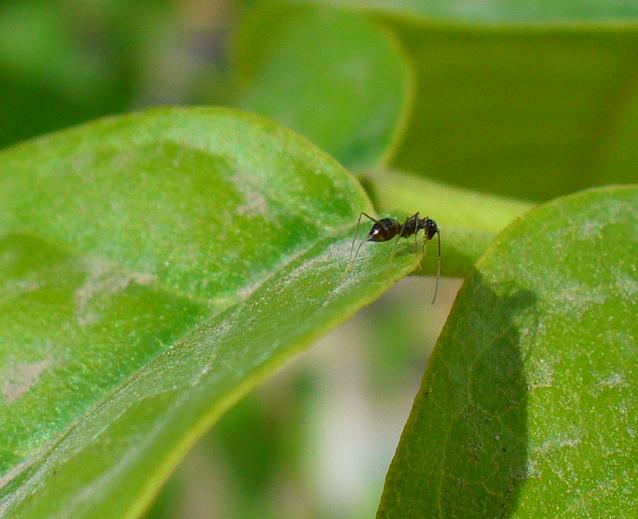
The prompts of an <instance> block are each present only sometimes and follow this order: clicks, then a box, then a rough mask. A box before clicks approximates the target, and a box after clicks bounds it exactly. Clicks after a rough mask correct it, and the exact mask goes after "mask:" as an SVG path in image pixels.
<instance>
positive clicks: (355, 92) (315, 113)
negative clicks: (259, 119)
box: [237, 8, 412, 169]
mask: <svg viewBox="0 0 638 519" xmlns="http://www.w3.org/2000/svg"><path fill="white" fill-rule="evenodd" d="M237 55H238V57H237V61H238V67H239V69H240V71H241V74H242V75H243V76H245V78H244V80H245V81H247V83H248V85H247V87H246V88H245V90H244V91H243V93H242V94H241V95H240V97H239V99H238V100H237V105H238V106H240V107H242V108H246V109H249V110H251V111H254V112H257V113H260V114H263V115H266V116H268V117H271V118H273V119H275V120H277V121H279V122H280V123H282V124H284V125H286V126H288V127H289V128H292V129H294V130H297V131H299V132H300V133H302V134H304V135H305V136H306V137H308V138H309V139H310V140H312V141H313V142H314V143H316V144H318V145H319V146H320V147H321V148H323V149H325V150H326V151H328V152H330V153H331V154H332V155H333V156H335V157H336V158H337V159H339V160H340V161H341V162H342V163H344V164H345V165H347V166H348V167H350V168H354V169H363V168H366V167H373V166H377V165H379V164H380V163H382V162H383V161H384V160H385V158H386V156H387V155H388V153H389V152H390V150H391V149H392V147H393V146H394V145H395V144H396V141H397V139H398V137H399V133H400V131H401V129H402V127H403V126H404V119H405V117H406V115H407V109H408V105H409V102H408V101H409V98H410V94H411V86H412V85H411V76H410V69H409V67H408V64H407V61H406V58H405V56H404V55H403V53H402V51H401V49H400V48H399V45H398V42H397V41H396V39H395V38H394V37H393V36H392V34H390V33H388V32H387V31H384V30H382V29H381V28H380V27H378V26H377V25H376V24H375V23H374V22H372V21H370V20H368V19H366V18H365V17H361V16H358V15H357V14H353V13H348V12H345V11H333V10H330V9H319V8H310V9H290V10H286V9H283V10H282V9H272V10H269V11H266V13H264V12H261V11H259V12H258V16H256V17H253V18H250V19H249V21H247V22H246V24H245V26H244V29H243V31H242V36H241V38H240V40H239V43H238V50H237Z"/></svg>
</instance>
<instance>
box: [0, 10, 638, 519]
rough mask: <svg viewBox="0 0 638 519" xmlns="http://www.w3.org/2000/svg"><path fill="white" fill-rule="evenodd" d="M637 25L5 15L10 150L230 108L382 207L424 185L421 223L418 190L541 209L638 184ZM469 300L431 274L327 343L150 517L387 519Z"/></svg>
mask: <svg viewBox="0 0 638 519" xmlns="http://www.w3.org/2000/svg"><path fill="white" fill-rule="evenodd" d="M637 17H638V6H632V3H631V2H627V3H623V2H605V1H602V0H601V1H600V2H598V1H595V0H592V1H591V2H587V3H584V4H583V3H578V2H560V3H555V2H544V1H542V0H537V1H527V2H521V3H517V4H516V5H515V3H508V2H500V1H497V0H487V1H481V2H478V1H477V2H460V1H458V0H457V1H455V0H445V1H443V0H441V1H439V2H432V1H429V0H424V1H422V2H419V1H417V0H401V1H399V0H397V1H392V0H387V1H384V0H375V1H370V2H365V1H357V0H332V1H328V0H323V1H322V0H316V1H301V0H287V1H285V0H270V1H265V0H138V1H135V2H133V1H127V0H111V1H107V0H57V1H51V0H13V1H7V0H5V1H4V2H2V3H0V148H2V147H6V146H10V145H12V144H15V143H18V142H20V141H22V140H25V139H29V138H32V137H36V136H38V135H42V134H45V133H47V132H51V131H54V130H57V129H61V128H65V127H68V126H71V125H75V124H80V123H82V122H85V121H89V120H91V119H94V118H97V117H102V116H107V115H112V114H122V113H126V112H130V111H135V110H141V109H144V108H148V107H153V106H158V105H169V104H170V105H194V104H200V105H202V104H203V105H211V104H215V105H228V106H234V107H239V108H243V109H246V110H250V111H256V112H259V113H261V114H263V115H266V116H268V117H271V118H274V119H276V120H278V121H280V122H281V123H283V124H285V125H286V126H289V127H291V128H293V129H295V130H297V131H299V132H301V133H303V134H305V135H306V136H307V137H308V138H309V139H311V140H312V141H313V142H315V143H316V144H317V145H319V146H320V147H322V148H323V149H325V150H326V151H328V152H330V153H331V154H332V155H334V156H335V157H336V158H337V159H339V160H340V161H341V162H342V163H343V164H344V165H346V166H347V167H348V168H350V170H351V171H353V172H355V173H356V174H358V175H359V176H360V178H361V180H362V182H363V183H364V185H365V186H366V187H367V188H368V189H369V194H370V196H371V198H372V199H373V201H374V202H375V205H376V206H377V208H378V209H379V211H385V210H388V209H391V208H397V207H396V206H400V205H403V204H402V201H401V199H400V198H399V199H397V197H396V196H393V195H391V194H390V193H392V192H393V191H392V187H393V186H394V185H396V184H397V183H402V182H407V179H408V178H409V179H410V182H412V181H414V182H417V184H410V185H415V186H416V187H415V189H414V191H415V192H418V193H419V196H420V198H419V200H422V201H423V203H422V204H420V205H423V206H425V207H421V206H420V207H418V208H416V209H418V210H421V211H424V212H427V211H428V208H427V201H428V189H427V186H428V185H429V184H425V183H424V184H423V188H422V189H419V187H418V186H419V185H420V184H418V182H420V181H424V182H425V181H427V182H431V181H435V182H437V183H444V184H446V185H450V186H454V187H456V188H461V189H466V190H472V191H480V192H484V193H491V194H494V195H498V196H501V197H506V198H510V199H513V200H517V199H518V200H523V201H532V202H537V201H543V200H548V199H551V198H553V197H556V196H559V195H561V194H566V193H570V192H573V191H577V190H580V189H584V188H587V187H590V186H597V185H603V184H610V183H622V182H636V181H637V180H638V173H637V172H638V146H636V142H638V140H637V139H636V137H638V30H637V27H638V25H637V24H636V21H635V20H636V19H637ZM384 171H385V172H388V174H384ZM390 172H391V174H390ZM400 208H401V209H404V210H415V208H413V207H412V206H410V207H407V206H406V207H400ZM451 210H452V211H454V210H455V208H452V209H451ZM431 216H433V217H436V215H434V214H432V215H431ZM439 223H441V222H439ZM444 247H445V244H444ZM444 251H445V248H444ZM444 254H445V253H444ZM443 261H444V262H445V255H444V258H443ZM459 286H460V281H458V280H450V279H446V280H443V281H442V286H441V289H440V290H439V297H438V299H437V303H436V304H435V305H434V306H431V305H430V299H431V296H432V293H433V290H434V287H433V280H432V279H425V278H418V279H417V278H411V279H408V280H404V281H403V282H401V283H400V284H399V285H397V286H396V287H395V288H394V289H392V290H391V291H390V292H389V293H388V294H387V295H386V296H385V297H384V298H383V299H381V300H380V301H378V302H376V303H375V304H373V305H371V306H370V307H369V308H367V309H366V310H364V311H363V312H361V314H360V315H359V316H357V317H356V318H355V319H353V320H351V321H350V322H348V323H346V324H345V325H343V326H341V327H340V328H338V329H337V330H335V331H334V332H333V333H331V334H330V335H328V336H326V337H324V338H323V339H322V340H321V341H319V343H318V344H316V345H315V346H314V347H313V348H311V350H310V351H309V352H308V353H306V354H304V355H302V356H301V357H299V358H298V359H297V360H295V361H294V362H292V363H291V364H290V365H288V366H287V367H286V368H285V369H284V370H282V371H281V372H280V373H279V374H278V375H277V376H275V377H274V378H273V379H271V380H270V381H269V382H268V383H266V384H265V385H264V386H262V387H260V388H258V389H257V390H256V391H255V392H254V393H253V394H251V395H250V396H249V397H247V398H246V399H245V400H244V401H243V402H241V403H240V404H239V405H237V406H236V407H235V408H233V409H232V410H231V411H230V412H229V413H228V414H227V415H226V416H225V417H224V418H223V419H222V420H221V421H220V422H219V423H218V424H217V425H216V427H215V428H214V430H213V431H212V432H211V433H209V434H208V435H207V436H206V437H205V438H203V439H202V440H201V441H200V443H199V444H198V445H197V446H196V447H195V449H194V450H193V451H192V452H191V454H190V455H189V456H188V457H187V458H186V459H185V460H184V462H183V464H182V465H181V467H180V468H179V469H178V471H177V472H176V474H175V475H174V477H172V478H171V480H170V481H169V482H168V483H167V485H166V488H165V489H164V490H163V492H162V493H161V495H160V496H159V497H158V500H157V502H156V503H155V505H154V507H153V508H152V509H151V510H149V512H148V517H153V518H169V517H179V518H229V517H232V518H252V517H256V518H257V517H258V518H269V517H272V518H275V517H277V518H306V517H308V518H310V517H313V518H337V517H352V518H358V517H361V518H363V517H371V516H373V514H374V512H375V511H376V507H377V504H378V500H379V497H380V494H381V489H382V487H383V479H384V476H385V473H386V471H387V468H388V465H389V463H390V460H391V458H392V455H393V452H394V449H395V447H396V445H397V442H398V438H399V435H400V433H401V430H402V428H403V425H404V423H405V420H406V419H407V416H408V414H409V410H410V406H411V403H412V399H413V397H414V395H415V393H416V391H417V388H418V385H419V383H420V380H421V377H422V375H423V371H424V369H425V367H426V365H427V360H428V357H429V355H430V352H431V350H432V348H433V345H434V343H435V340H436V337H437V336H438V333H439V331H440V329H441V327H442V325H443V322H444V321H445V318H446V316H447V314H448V312H449V309H450V306H451V304H452V301H453V299H454V296H455V294H456V292H457V290H458V288H459Z"/></svg>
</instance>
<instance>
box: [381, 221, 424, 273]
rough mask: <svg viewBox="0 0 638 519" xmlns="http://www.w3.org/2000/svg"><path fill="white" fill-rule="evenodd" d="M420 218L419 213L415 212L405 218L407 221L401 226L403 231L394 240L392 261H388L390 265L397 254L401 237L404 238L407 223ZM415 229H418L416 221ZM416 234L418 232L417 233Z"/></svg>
mask: <svg viewBox="0 0 638 519" xmlns="http://www.w3.org/2000/svg"><path fill="white" fill-rule="evenodd" d="M418 219H419V213H414V214H413V215H412V216H408V217H407V218H406V219H405V222H403V225H402V226H401V231H400V232H399V234H398V235H397V239H396V240H394V244H393V245H392V253H391V254H390V261H389V262H388V265H391V264H392V260H393V259H394V255H395V254H396V251H397V244H398V243H399V240H400V239H401V238H404V236H403V231H404V230H405V229H406V228H407V225H408V224H409V223H410V222H411V221H414V222H416V221H418ZM415 229H416V223H415ZM415 234H416V233H415Z"/></svg>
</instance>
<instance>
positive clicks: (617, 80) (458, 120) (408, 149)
mask: <svg viewBox="0 0 638 519" xmlns="http://www.w3.org/2000/svg"><path fill="white" fill-rule="evenodd" d="M397 30H398V31H399V32H400V34H401V38H402V41H403V43H404V45H405V46H406V48H407V49H408V51H409V53H410V55H411V56H412V59H413V62H414V63H415V65H416V69H417V72H416V74H417V95H416V106H415V109H414V113H413V118H412V121H411V123H410V125H409V128H408V130H407V132H406V139H405V140H404V142H403V143H402V146H401V147H400V148H399V149H398V151H397V153H396V156H395V159H394V165H395V166H396V167H397V168H399V169H404V170H407V171H411V172H419V173H421V174H425V175H426V176H428V177H431V178H435V179H440V180H443V181H445V182H448V183H454V184H457V185H460V186H464V187H468V188H470V189H476V190H480V191H484V192H485V191H487V192H492V193H499V194H502V195H506V196H515V197H518V198H524V199H533V200H543V199H548V198H552V197H554V196H557V195H559V194H564V193H568V192H571V191H575V190H578V189H582V188H585V187H588V186H592V185H596V184H604V183H613V182H622V181H636V180H638V173H637V171H638V151H636V150H637V148H636V147H633V148H631V149H630V148H627V147H625V150H626V151H627V152H628V153H626V158H625V164H624V166H625V168H626V169H625V170H624V171H623V170H621V171H619V170H618V168H616V169H612V168H607V167H606V166H605V164H606V162H607V161H613V160H614V157H613V154H612V153H611V152H612V151H613V149H614V147H615V146H616V144H615V142H617V141H623V140H624V141H627V140H635V137H636V135H635V134H634V133H629V134H624V133H623V131H631V132H633V130H634V128H633V127H631V126H624V127H622V126H619V122H620V120H621V119H622V118H623V117H624V114H625V112H626V110H628V108H629V104H628V101H629V99H630V98H631V96H633V92H634V91H638V83H636V82H635V81H634V77H635V72H636V65H635V59H634V56H635V53H636V50H637V49H638V32H636V31H614V30H603V29H600V30H594V29H592V30H582V31H577V30H560V29H552V30H547V31H542V30H538V31H534V32H530V31H525V30H519V31H516V30H506V29H487V28H478V29H476V28H475V29H469V28H465V29H464V28H456V27H449V28H445V27H439V28H432V27H428V26H425V25H423V26H417V25H414V26H408V25H401V26H397ZM628 94H629V96H628ZM603 172H604V174H603Z"/></svg>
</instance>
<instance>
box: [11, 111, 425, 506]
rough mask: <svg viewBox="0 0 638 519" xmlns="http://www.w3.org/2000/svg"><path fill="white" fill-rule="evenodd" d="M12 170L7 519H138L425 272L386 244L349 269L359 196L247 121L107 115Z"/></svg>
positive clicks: (27, 151)
mask: <svg viewBox="0 0 638 519" xmlns="http://www.w3.org/2000/svg"><path fill="white" fill-rule="evenodd" d="M0 169H1V170H2V175H1V176H0V193H1V197H2V203H1V204H0V305H2V309H1V310H2V311H0V372H1V373H0V381H1V382H0V445H1V447H0V515H5V514H8V515H10V516H11V517H16V518H27V517H34V518H35V517H38V518H39V517H50V516H56V515H64V516H71V517H74V518H78V517H91V518H96V517H123V516H136V515H138V514H139V513H140V512H141V511H142V510H143V509H144V507H145V506H147V505H148V503H149V501H150V499H151V498H152V497H153V495H154V494H155V493H156V492H157V490H158V487H159V485H160V484H161V483H162V482H163V481H164V480H165V478H166V477H167V476H168V474H169V473H170V471H171V470H172V469H173V468H174V467H175V465H176V464H177V463H178V462H179V460H180V458H181V457H182V456H183V455H184V453H185V452H186V451H187V450H188V449H189V448H190V446H191V445H192V444H193V443H194V442H195V441H196V439H197V438H198V437H199V436H201V434H203V432H204V431H205V430H206V429H207V428H208V427H210V425H211V424H212V423H213V422H214V421H215V420H216V419H217V418H218V417H219V415H220V414H222V413H223V411H224V410H225V409H227V408H228V407H229V406H230V405H232V403H234V402H235V401H236V400H237V399H238V398H239V397H240V396H242V395H243V394H245V393H246V392H247V391H248V390H249V389H250V388H251V387H253V386H254V385H255V384H256V383H257V382H258V381H259V380H261V379H263V378H264V377H266V376H267V375H268V374H270V373H271V372H272V371H273V370H274V369H276V368H277V367H278V366H280V365H281V364H282V362H284V361H285V360H286V359H287V358H289V357H290V356H291V355H292V354H293V353H294V352H296V351H299V350H300V349H302V348H303V347H304V345H306V344H307V343H308V342H309V341H310V340H311V338H313V337H315V336H317V335H319V334H321V333H323V332H324V331H326V330H327V329H328V328H330V327H332V326H334V325H335V324H336V323H338V322H340V321H342V320H344V319H346V318H347V317H349V316H350V315H352V314H353V313H354V312H355V311H356V310H357V309H359V308H360V307H361V306H363V305H365V304H367V303H368V302H370V301H371V300H372V299H374V298H376V297H378V296H379V294H380V293H381V292H383V291H384V290H386V289H387V288H388V287H389V286H391V285H392V284H393V283H394V282H395V281H396V279H398V278H400V277H402V276H404V275H406V274H407V273H408V272H409V270H411V269H413V268H414V266H415V263H416V258H415V256H414V254H413V253H412V248H411V247H410V248H409V253H407V254H401V253H396V254H394V256H393V259H392V261H390V255H391V251H392V248H391V247H389V246H387V245H390V244H376V245H386V246H377V247H365V248H363V250H362V252H361V254H360V255H359V258H358V261H357V262H356V264H354V265H353V266H352V268H351V269H350V271H349V272H347V273H346V266H347V262H348V253H349V250H350V243H351V237H352V232H353V231H354V223H355V221H356V217H357V216H358V213H359V211H360V210H362V209H365V210H370V206H369V202H368V200H367V199H366V197H365V195H364V193H363V191H362V189H361V187H360V186H359V185H358V184H357V183H356V182H355V181H354V179H353V178H352V177H351V176H350V175H349V174H348V173H347V172H346V171H345V170H344V169H342V168H341V167H340V166H339V165H338V164H337V163H336V162H335V161H334V160H332V159H330V158H329V157H328V156H327V155H325V154H323V153H322V152H320V151H318V150H317V149H316V148H314V147H313V146H311V145H309V144H308V143H307V142H306V141H305V140H304V139H300V138H299V137H297V136H296V135H294V134H292V133H290V132H288V131H286V130H284V129H282V128H280V127H278V126H276V125H274V124H273V123H271V122H269V121H266V120H262V119H261V118H257V117H256V116H252V115H249V114H244V113H241V112H235V111H230V110H223V109H192V110H179V109H173V110H157V111H152V112H148V113H145V114H139V115H133V116H129V117H121V118H110V119H105V120H102V121H98V122H95V123H92V124H90V125H87V126H83V127H79V128H76V129H72V130H69V131H66V132H62V133H58V134H54V135H51V136H49V137H46V138H43V139H39V140H36V141H32V142H30V143H26V144H24V145H21V146H17V147H14V148H10V149H8V150H5V151H4V152H2V153H0Z"/></svg>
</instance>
